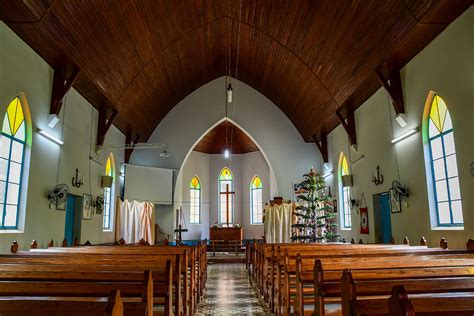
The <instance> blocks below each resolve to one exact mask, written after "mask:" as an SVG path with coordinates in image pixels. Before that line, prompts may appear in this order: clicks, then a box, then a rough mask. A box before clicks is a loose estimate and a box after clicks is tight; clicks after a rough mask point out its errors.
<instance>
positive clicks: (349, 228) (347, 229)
mask: <svg viewBox="0 0 474 316" xmlns="http://www.w3.org/2000/svg"><path fill="white" fill-rule="evenodd" d="M341 230H346V231H351V230H352V227H348V228H341Z"/></svg>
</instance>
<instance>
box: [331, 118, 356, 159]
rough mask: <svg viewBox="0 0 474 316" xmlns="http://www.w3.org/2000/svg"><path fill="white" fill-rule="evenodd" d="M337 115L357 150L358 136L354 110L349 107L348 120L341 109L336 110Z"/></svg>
mask: <svg viewBox="0 0 474 316" xmlns="http://www.w3.org/2000/svg"><path fill="white" fill-rule="evenodd" d="M336 116H337V118H338V119H339V122H341V125H342V127H344V130H345V131H346V133H347V136H348V137H349V141H350V142H351V145H352V147H354V149H355V150H357V137H356V128H355V118H354V110H353V109H348V110H347V121H346V120H345V119H344V117H343V116H342V114H341V112H340V110H337V111H336Z"/></svg>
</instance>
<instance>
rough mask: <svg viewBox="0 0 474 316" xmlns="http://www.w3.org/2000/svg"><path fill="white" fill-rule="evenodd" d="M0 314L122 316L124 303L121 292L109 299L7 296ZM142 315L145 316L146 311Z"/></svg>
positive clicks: (111, 294)
mask: <svg viewBox="0 0 474 316" xmlns="http://www.w3.org/2000/svg"><path fill="white" fill-rule="evenodd" d="M140 305H142V306H143V304H140ZM137 310H138V308H137ZM0 313H1V314H2V315H4V316H19V315H37V316H60V315H68V316H82V315H90V316H122V315H123V302H122V298H121V296H120V291H119V290H112V291H110V293H109V295H108V297H107V299H105V298H100V297H96V298H83V299H81V300H79V299H78V298H74V297H50V296H46V297H21V296H17V297H8V296H5V297H0ZM141 315H144V311H143V314H141Z"/></svg>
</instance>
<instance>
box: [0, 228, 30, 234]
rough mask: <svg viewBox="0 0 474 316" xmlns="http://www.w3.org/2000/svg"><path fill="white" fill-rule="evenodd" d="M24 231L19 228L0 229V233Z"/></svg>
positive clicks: (19, 232)
mask: <svg viewBox="0 0 474 316" xmlns="http://www.w3.org/2000/svg"><path fill="white" fill-rule="evenodd" d="M23 233H24V231H22V230H18V229H0V234H23Z"/></svg>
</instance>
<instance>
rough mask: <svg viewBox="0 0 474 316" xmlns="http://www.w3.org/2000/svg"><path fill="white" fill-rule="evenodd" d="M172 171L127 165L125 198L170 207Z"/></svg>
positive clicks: (171, 201)
mask: <svg viewBox="0 0 474 316" xmlns="http://www.w3.org/2000/svg"><path fill="white" fill-rule="evenodd" d="M172 195H173V169H164V168H155V167H146V166H138V165H130V164H127V165H126V167H125V198H126V199H128V200H138V201H149V202H153V203H154V204H160V205H172V203H173V196H172Z"/></svg>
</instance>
